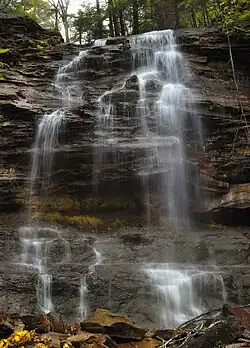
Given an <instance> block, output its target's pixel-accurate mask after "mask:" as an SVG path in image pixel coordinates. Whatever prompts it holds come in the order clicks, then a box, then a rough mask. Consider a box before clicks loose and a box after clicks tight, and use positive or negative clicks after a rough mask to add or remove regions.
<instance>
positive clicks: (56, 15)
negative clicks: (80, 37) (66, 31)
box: [55, 8, 59, 31]
mask: <svg viewBox="0 0 250 348" xmlns="http://www.w3.org/2000/svg"><path fill="white" fill-rule="evenodd" d="M55 30H56V31H59V18H58V9H57V8H56V9H55Z"/></svg>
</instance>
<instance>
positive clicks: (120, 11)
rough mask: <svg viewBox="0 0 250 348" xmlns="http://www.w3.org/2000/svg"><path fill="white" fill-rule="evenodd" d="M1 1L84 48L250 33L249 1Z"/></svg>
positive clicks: (0, 7)
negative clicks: (149, 37) (110, 40)
mask: <svg viewBox="0 0 250 348" xmlns="http://www.w3.org/2000/svg"><path fill="white" fill-rule="evenodd" d="M70 1H71V0H0V11H1V12H5V13H6V12H15V13H22V14H26V15H28V16H30V17H32V18H34V19H35V20H37V21H38V22H39V23H40V24H41V25H43V26H45V27H48V28H50V29H55V30H63V33H64V36H65V38H66V41H67V42H69V41H73V42H80V43H83V42H84V41H85V42H86V41H87V42H91V41H92V40H94V39H98V38H102V37H105V36H108V35H109V36H120V35H122V36H123V35H130V34H138V33H142V32H145V31H149V30H160V29H166V28H174V29H176V28H188V27H195V28H197V27H212V26H214V25H220V26H221V28H222V30H224V32H225V33H229V34H231V33H232V32H236V31H249V30H250V6H249V5H250V2H249V1H250V0H106V2H105V3H100V1H99V0H95V1H96V2H95V3H94V4H93V3H89V4H88V3H86V2H83V3H82V4H81V3H80V2H79V10H78V12H77V13H75V14H70V13H69V7H70Z"/></svg>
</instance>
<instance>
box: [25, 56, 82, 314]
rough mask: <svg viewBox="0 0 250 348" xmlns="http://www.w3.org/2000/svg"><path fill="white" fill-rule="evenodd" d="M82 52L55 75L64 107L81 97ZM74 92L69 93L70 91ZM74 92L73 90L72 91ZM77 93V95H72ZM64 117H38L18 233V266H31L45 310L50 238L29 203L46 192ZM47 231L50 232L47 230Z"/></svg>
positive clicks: (48, 299)
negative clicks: (24, 216) (25, 219)
mask: <svg viewBox="0 0 250 348" xmlns="http://www.w3.org/2000/svg"><path fill="white" fill-rule="evenodd" d="M84 55H85V52H80V54H79V56H78V57H76V58H75V59H73V60H72V61H71V62H70V63H69V64H67V65H65V66H64V67H62V68H60V69H59V70H58V74H57V76H56V82H55V86H56V89H57V90H58V91H59V92H61V93H62V100H63V105H64V106H65V107H68V108H69V107H71V106H73V105H74V106H75V105H76V104H77V103H78V104H79V102H80V100H81V98H80V97H79V93H78V84H77V79H76V78H75V77H76V75H77V73H78V70H79V66H80V62H82V57H84ZM72 91H73V92H74V93H73V92H72ZM76 91H77V92H76ZM75 94H77V97H75ZM64 120H65V110H64V109H58V110H56V111H54V112H52V113H51V114H45V115H44V116H43V117H42V119H41V120H40V122H39V124H38V127H37V131H36V136H35V142H34V144H33V147H32V149H31V174H30V185H29V201H28V207H29V214H28V215H29V222H30V223H31V222H32V223H33V224H32V226H28V227H24V228H21V229H20V233H21V245H22V250H21V260H20V262H19V264H20V265H22V266H25V267H28V268H29V269H30V268H31V269H34V270H36V271H37V274H38V281H37V302H38V305H39V307H40V309H41V310H42V311H43V312H45V313H47V312H50V311H51V310H52V309H53V303H52V275H51V274H49V273H48V265H47V257H48V252H49V244H50V243H51V242H52V241H53V240H54V238H55V237H53V238H52V239H51V238H50V237H48V236H46V235H45V236H44V229H43V228H41V227H39V226H38V225H37V224H36V223H34V221H33V215H32V206H33V205H34V201H35V200H36V197H39V199H41V202H42V203H43V202H44V201H45V199H46V198H47V195H48V187H49V184H50V181H51V173H52V164H53V158H54V152H55V150H56V147H57V145H58V136H59V132H60V129H61V127H62V124H63V121H64ZM48 230H50V231H49V232H51V229H48ZM53 233H54V234H56V236H57V237H56V238H57V239H58V238H59V239H60V240H61V241H62V242H63V243H64V245H65V255H66V256H65V257H64V259H63V261H62V262H63V263H65V262H69V261H70V254H71V252H70V245H69V244H68V242H67V241H65V240H64V239H63V238H61V237H60V233H59V231H53Z"/></svg>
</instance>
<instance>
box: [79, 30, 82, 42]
mask: <svg viewBox="0 0 250 348" xmlns="http://www.w3.org/2000/svg"><path fill="white" fill-rule="evenodd" d="M79 43H80V45H81V44H82V30H81V29H80V30H79Z"/></svg>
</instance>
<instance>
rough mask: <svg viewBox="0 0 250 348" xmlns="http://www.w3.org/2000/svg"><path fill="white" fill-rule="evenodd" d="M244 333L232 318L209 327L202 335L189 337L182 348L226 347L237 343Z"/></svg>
mask: <svg viewBox="0 0 250 348" xmlns="http://www.w3.org/2000/svg"><path fill="white" fill-rule="evenodd" d="M243 331H244V327H243V326H242V325H241V324H240V322H239V321H235V320H234V318H229V319H227V321H219V322H217V323H214V324H212V325H211V328H210V329H208V330H207V331H205V333H204V334H203V335H200V336H198V337H191V338H190V339H188V340H187V341H186V342H185V344H183V347H184V348H214V347H220V346H221V344H223V345H228V344H230V343H233V342H235V341H237V339H238V338H239V337H240V336H241V334H242V333H243Z"/></svg>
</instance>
